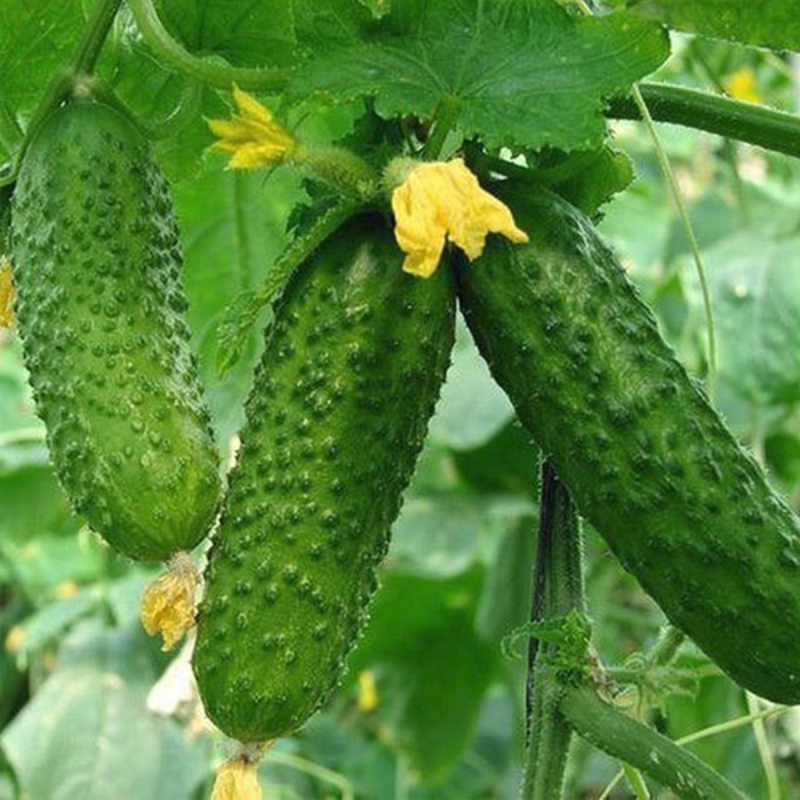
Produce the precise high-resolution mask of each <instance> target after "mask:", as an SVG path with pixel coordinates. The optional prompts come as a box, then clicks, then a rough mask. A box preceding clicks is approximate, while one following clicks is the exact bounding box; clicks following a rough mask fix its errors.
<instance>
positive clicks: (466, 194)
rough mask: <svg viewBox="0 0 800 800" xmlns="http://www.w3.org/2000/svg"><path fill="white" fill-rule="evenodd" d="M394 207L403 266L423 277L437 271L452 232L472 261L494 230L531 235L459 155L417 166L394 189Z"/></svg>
mask: <svg viewBox="0 0 800 800" xmlns="http://www.w3.org/2000/svg"><path fill="white" fill-rule="evenodd" d="M392 210H393V211H394V216H395V223H396V225H395V237H396V239H397V243H398V244H399V245H400V249H401V250H402V251H403V252H404V253H406V260H405V262H404V264H403V270H404V271H405V272H409V273H411V274H412V275H418V276H420V277H422V278H428V277H430V276H431V275H433V273H434V272H435V271H436V267H437V266H438V265H439V261H440V259H441V257H442V252H443V250H444V246H445V242H446V241H447V239H448V238H449V240H450V241H451V242H453V244H455V245H457V246H458V247H459V248H461V250H463V251H464V253H466V255H467V257H468V258H469V259H470V261H474V260H475V259H476V258H478V257H479V256H480V255H481V253H483V248H484V247H485V245H486V237H487V236H488V234H490V233H500V234H502V235H503V236H505V237H506V238H507V239H510V240H511V241H512V242H515V243H517V244H521V243H523V242H527V241H528V236H527V234H526V233H525V232H524V231H522V230H520V229H519V228H518V227H517V226H516V224H515V223H514V218H513V216H512V215H511V211H509V209H508V207H507V206H506V205H505V204H503V203H501V202H500V201H499V200H498V199H497V198H496V197H494V196H493V195H491V194H489V193H488V192H487V191H484V189H482V188H481V185H480V184H479V183H478V179H477V178H476V177H475V175H474V174H473V173H472V172H470V171H469V169H467V166H466V165H465V164H464V161H463V160H462V159H460V158H456V159H454V160H453V161H448V162H431V163H422V164H417V165H416V166H415V167H413V168H412V170H411V172H410V173H409V175H408V177H407V178H406V179H405V181H404V182H403V183H402V184H401V185H400V186H398V187H397V189H395V190H394V193H393V194H392Z"/></svg>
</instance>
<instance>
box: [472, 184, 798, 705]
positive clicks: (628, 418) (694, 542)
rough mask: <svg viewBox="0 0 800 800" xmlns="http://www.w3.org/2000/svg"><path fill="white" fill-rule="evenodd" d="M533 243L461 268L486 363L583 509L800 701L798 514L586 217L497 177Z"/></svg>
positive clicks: (617, 549) (768, 682) (705, 635)
mask: <svg viewBox="0 0 800 800" xmlns="http://www.w3.org/2000/svg"><path fill="white" fill-rule="evenodd" d="M495 189H496V193H497V195H498V196H499V197H500V198H501V199H502V200H504V201H505V202H506V203H508V205H509V206H510V207H511V208H512V210H513V212H514V216H515V218H516V219H517V221H518V222H519V224H520V225H521V226H522V228H523V229H524V230H526V231H527V232H528V233H529V235H530V237H531V242H530V243H529V244H528V245H524V246H510V245H508V244H507V243H506V242H504V241H502V240H500V239H495V240H493V241H490V243H489V246H488V248H487V251H486V253H485V255H484V256H483V257H482V258H481V259H479V260H478V261H476V262H475V263H474V264H472V265H467V264H460V265H459V266H458V292H459V298H460V302H461V306H462V309H463V311H464V315H465V317H466V320H467V323H468V325H469V328H470V330H471V331H472V334H473V336H474V338H475V341H476V343H477V345H478V347H479V349H480V351H481V353H482V354H483V356H484V358H485V359H486V360H487V362H488V364H489V366H490V368H491V371H492V374H493V376H494V377H495V379H496V380H497V381H498V383H499V384H500V385H501V386H502V387H503V389H504V390H505V391H506V393H507V394H508V396H509V398H510V399H511V401H512V403H513V404H514V407H515V408H516V411H517V413H518V415H519V417H520V420H521V421H522V423H523V424H524V425H525V426H526V427H527V429H528V430H529V431H530V433H531V435H532V436H533V438H534V439H535V440H536V442H537V443H538V444H539V445H540V446H541V448H542V449H543V451H544V452H545V453H546V454H547V455H548V457H550V458H551V459H552V461H553V463H554V465H555V466H556V469H557V470H558V473H559V475H560V476H561V478H562V479H563V480H564V482H565V483H566V484H567V485H568V487H569V489H570V493H571V494H572V496H573V498H574V500H575V501H576V503H577V505H578V507H579V509H580V510H581V512H582V514H583V515H584V516H585V517H586V518H587V519H588V520H589V521H590V522H591V523H592V524H593V525H594V526H595V528H597V530H598V531H599V532H600V534H601V535H602V536H603V537H604V538H605V540H606V542H607V543H608V545H609V547H610V548H611V549H612V551H613V552H614V553H615V554H616V555H617V556H618V557H619V559H620V560H621V562H622V564H623V565H624V566H625V567H626V569H628V570H629V571H630V572H632V573H633V574H634V575H635V576H636V578H638V580H639V582H640V583H641V584H642V586H643V588H644V589H645V590H646V591H647V592H648V593H649V594H650V595H651V596H652V597H653V598H654V599H655V600H656V602H658V604H659V605H660V606H661V608H662V609H663V611H664V612H665V614H666V615H667V617H668V618H669V619H670V620H671V621H672V622H673V623H674V624H675V625H676V626H678V627H679V628H681V629H682V630H683V631H685V632H686V633H687V634H688V635H689V636H691V637H692V639H694V641H695V642H696V643H697V644H698V645H699V646H700V647H701V648H702V649H703V650H704V651H705V653H706V654H707V655H708V656H709V657H710V658H712V659H713V660H714V661H716V662H717V664H719V666H720V667H722V669H724V670H725V672H727V673H728V674H729V675H730V676H731V677H732V678H733V679H734V680H736V681H737V682H738V683H740V684H741V685H742V686H744V687H746V688H747V689H749V690H751V691H752V692H754V693H756V694H758V695H761V696H762V697H766V698H768V699H770V700H774V701H776V702H781V703H796V702H798V701H800V641H798V638H797V636H796V635H795V632H796V630H797V629H798V627H799V626H800V525H799V524H798V520H797V517H796V516H795V515H794V514H793V513H792V511H790V509H789V508H788V507H787V506H786V505H785V504H784V502H783V501H782V500H781V499H780V497H778V495H777V494H776V493H775V492H774V491H773V490H772V489H771V488H770V486H769V485H768V483H767V481H766V480H765V477H764V474H763V472H762V470H761V468H760V467H759V466H758V465H757V464H756V462H755V461H754V460H753V458H752V457H751V456H750V455H749V454H748V453H746V452H745V451H744V450H743V449H742V447H741V446H740V445H739V444H738V443H737V442H736V440H735V439H734V438H733V436H732V435H731V433H730V432H729V430H728V429H727V427H726V426H725V424H724V423H723V421H722V420H721V419H720V417H719V416H718V415H717V413H716V411H715V410H714V409H713V408H712V407H711V405H710V404H709V402H708V400H707V399H706V397H705V395H704V393H703V391H702V389H701V388H700V387H699V386H698V385H697V383H696V382H694V381H693V380H691V379H690V378H689V376H688V375H687V373H686V370H685V369H684V367H683V366H682V365H681V364H680V362H679V361H678V360H677V358H676V357H675V354H674V353H673V351H672V350H671V348H670V347H669V346H668V345H667V344H666V343H665V342H664V340H663V339H662V337H661V334H660V333H659V330H658V327H657V325H656V322H655V319H654V317H653V315H652V313H651V311H650V309H649V308H648V307H647V305H646V304H645V303H644V302H643V301H642V300H641V299H640V297H639V296H638V294H637V292H636V290H635V289H634V288H633V286H632V284H631V283H630V282H629V281H628V279H627V277H626V276H625V273H624V271H623V269H622V267H621V266H620V264H619V262H618V261H617V260H616V258H615V257H614V255H613V253H612V252H611V251H610V249H609V248H608V247H607V246H606V245H605V244H604V242H603V241H602V239H601V238H600V236H599V235H598V234H597V232H596V231H595V229H594V227H593V226H592V224H591V222H590V220H589V219H588V218H586V217H585V216H584V215H583V214H582V213H581V212H579V211H578V210H577V209H575V208H573V207H571V206H570V205H569V204H568V203H566V202H565V201H563V200H561V199H560V198H558V197H556V196H555V195H553V194H551V193H548V192H546V191H544V190H534V189H531V188H530V186H528V187H524V186H520V185H514V184H512V183H509V184H506V185H503V186H497V187H495Z"/></svg>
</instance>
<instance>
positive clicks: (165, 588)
mask: <svg viewBox="0 0 800 800" xmlns="http://www.w3.org/2000/svg"><path fill="white" fill-rule="evenodd" d="M199 584H200V574H199V573H198V571H197V567H196V565H195V563H194V560H193V559H192V557H191V555H190V554H189V553H178V554H177V555H176V556H175V557H174V558H173V560H172V563H171V564H170V568H169V569H168V570H167V571H166V572H165V573H164V574H163V575H160V576H159V577H158V578H156V579H155V580H154V581H153V582H152V583H150V584H149V585H148V586H147V588H146V589H145V591H144V594H143V595H142V603H141V607H140V610H139V612H140V616H141V619H142V627H143V628H144V629H145V631H147V633H148V635H150V636H156V635H159V634H160V635H161V637H162V638H163V640H164V643H163V646H162V648H161V649H162V650H164V651H167V650H171V649H172V648H173V647H174V646H175V645H176V644H177V643H178V642H179V641H180V640H181V638H182V637H183V635H184V634H185V633H186V632H187V631H189V630H190V629H191V628H193V627H194V622H195V611H194V607H195V602H194V601H195V593H196V591H197V587H198V586H199Z"/></svg>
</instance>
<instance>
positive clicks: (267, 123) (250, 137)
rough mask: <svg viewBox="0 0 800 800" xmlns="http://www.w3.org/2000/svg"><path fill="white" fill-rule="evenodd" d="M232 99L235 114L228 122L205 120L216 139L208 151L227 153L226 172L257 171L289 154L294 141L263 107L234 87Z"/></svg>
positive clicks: (277, 162)
mask: <svg viewBox="0 0 800 800" xmlns="http://www.w3.org/2000/svg"><path fill="white" fill-rule="evenodd" d="M233 100H234V103H235V104H236V109H237V111H238V113H236V114H234V115H233V117H232V118H231V119H230V120H224V119H210V120H208V126H209V127H210V128H211V132H212V133H213V134H214V135H215V136H216V137H217V138H218V141H216V142H214V144H212V145H211V147H210V148H209V149H210V150H215V151H218V152H221V153H227V154H229V155H230V156H231V158H230V161H229V162H228V168H229V169H257V168H258V167H264V166H268V165H270V164H279V163H280V162H281V161H283V160H284V159H286V158H287V157H288V156H289V155H291V153H292V152H293V151H294V149H295V147H296V146H297V142H296V141H295V139H294V137H293V136H292V135H291V134H290V133H289V132H288V131H287V130H286V128H284V127H283V125H281V123H280V122H278V120H276V119H275V117H274V116H273V114H272V112H271V111H270V110H269V109H268V108H267V107H266V106H263V105H261V103H259V102H258V100H256V99H255V97H253V96H252V95H249V94H248V93H247V92H244V91H242V90H241V89H240V88H239V87H238V86H236V85H234V87H233Z"/></svg>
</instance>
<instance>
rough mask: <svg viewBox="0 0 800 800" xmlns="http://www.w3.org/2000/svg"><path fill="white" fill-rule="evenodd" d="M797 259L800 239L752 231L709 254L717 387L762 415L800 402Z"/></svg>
mask: <svg viewBox="0 0 800 800" xmlns="http://www.w3.org/2000/svg"><path fill="white" fill-rule="evenodd" d="M798 252H800V237H797V236H794V237H791V238H772V237H768V236H764V235H760V234H759V232H758V229H755V228H748V229H745V230H743V231H742V232H741V233H739V234H737V235H735V236H733V237H730V238H728V239H725V240H723V241H722V242H721V243H719V244H718V245H717V246H715V247H713V248H711V249H709V250H707V251H706V253H705V261H706V266H707V268H708V271H709V273H710V276H711V289H712V293H713V299H714V312H715V316H716V325H717V333H718V349H719V373H720V379H721V381H722V382H724V384H725V386H726V387H727V389H728V390H729V391H731V392H733V393H734V394H735V395H738V396H739V397H741V398H742V399H744V400H746V401H747V402H748V403H751V404H753V405H755V406H758V407H765V406H767V407H768V406H779V407H786V406H789V407H791V406H792V405H794V404H796V403H797V402H800V271H798V269H797V266H796V265H797V254H798ZM694 294H695V296H694V300H695V304H696V305H697V304H699V297H698V296H697V292H695V293H694Z"/></svg>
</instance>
